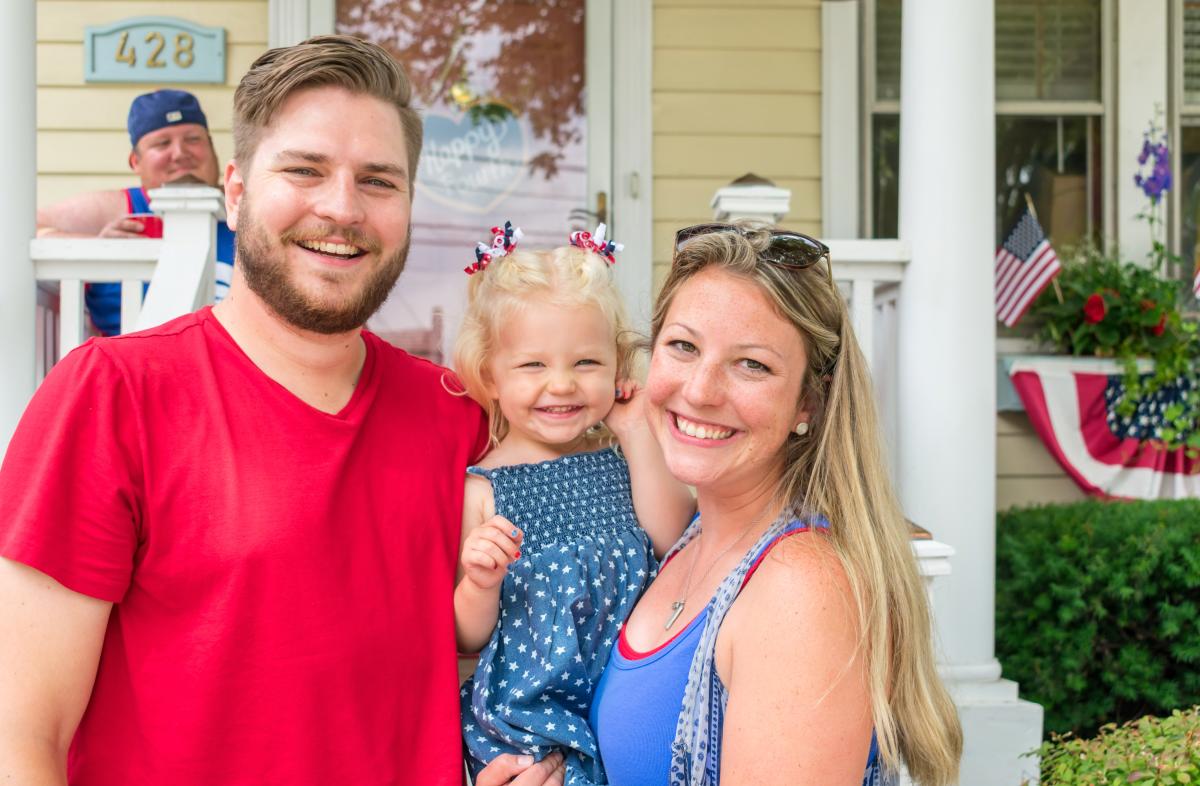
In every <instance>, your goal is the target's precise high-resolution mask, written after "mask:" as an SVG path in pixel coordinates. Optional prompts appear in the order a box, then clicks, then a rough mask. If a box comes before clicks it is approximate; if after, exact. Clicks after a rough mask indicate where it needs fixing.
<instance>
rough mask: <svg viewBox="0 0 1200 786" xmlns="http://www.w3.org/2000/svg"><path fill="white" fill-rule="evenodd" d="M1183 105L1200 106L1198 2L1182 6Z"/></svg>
mask: <svg viewBox="0 0 1200 786" xmlns="http://www.w3.org/2000/svg"><path fill="white" fill-rule="evenodd" d="M1183 103H1185V104H1188V105H1191V106H1200V0H1186V2H1184V4H1183Z"/></svg>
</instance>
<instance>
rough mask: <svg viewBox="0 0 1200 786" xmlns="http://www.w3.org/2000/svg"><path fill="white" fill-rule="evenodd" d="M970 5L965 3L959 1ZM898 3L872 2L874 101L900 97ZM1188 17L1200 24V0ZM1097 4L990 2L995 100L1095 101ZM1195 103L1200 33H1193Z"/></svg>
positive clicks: (1079, 0)
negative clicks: (993, 13) (993, 26)
mask: <svg viewBox="0 0 1200 786" xmlns="http://www.w3.org/2000/svg"><path fill="white" fill-rule="evenodd" d="M964 2H970V0H964ZM900 5H901V0H876V3H875V84H876V96H875V97H876V99H877V100H880V101H884V100H895V99H898V98H899V97H900ZM1188 5H1189V6H1194V7H1196V10H1195V11H1193V16H1192V18H1194V19H1196V20H1197V24H1200V0H1195V1H1194V2H1193V1H1192V0H1189V3H1188ZM1100 18H1101V17H1100V0H996V99H997V100H998V101H1099V100H1100V39H1101V36H1100ZM1193 39H1194V40H1195V45H1194V46H1193V47H1192V49H1193V51H1194V52H1195V54H1194V55H1193V59H1194V62H1195V69H1196V78H1195V79H1194V80H1193V82H1194V83H1195V86H1196V90H1197V98H1198V100H1200V31H1198V32H1197V34H1196V35H1193Z"/></svg>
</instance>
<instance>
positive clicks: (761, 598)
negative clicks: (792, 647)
mask: <svg viewBox="0 0 1200 786" xmlns="http://www.w3.org/2000/svg"><path fill="white" fill-rule="evenodd" d="M735 612H736V613H737V617H736V624H737V625H738V627H739V628H742V629H744V630H745V631H746V632H747V633H749V632H751V631H753V632H754V633H756V634H764V635H770V634H771V632H772V631H774V632H775V635H778V634H779V632H780V631H779V628H780V623H781V622H785V623H786V624H787V626H788V628H789V630H788V632H787V633H784V634H783V635H782V636H781V637H780V638H779V639H777V640H779V641H780V643H781V644H782V643H783V640H784V639H792V638H793V637H795V638H805V637H810V636H813V635H820V636H821V637H822V638H825V637H826V636H828V637H830V638H831V639H837V640H843V641H846V642H851V641H856V640H857V635H856V629H857V614H856V613H855V611H854V599H853V594H852V590H851V586H850V580H849V578H848V577H847V575H846V569H845V567H844V565H843V563H842V560H841V558H840V557H839V556H838V554H837V551H836V550H835V549H834V546H833V544H832V543H831V542H830V541H829V538H828V537H827V536H826V535H825V534H824V533H822V532H819V531H816V530H811V531H807V532H800V533H796V534H794V535H791V536H789V537H786V538H784V539H783V540H781V541H780V542H779V543H777V544H776V545H775V547H774V548H773V549H771V551H770V552H769V553H768V554H767V555H766V556H765V557H764V558H763V560H762V562H760V563H759V565H758V568H757V569H756V570H755V572H754V575H753V576H752V577H751V578H750V580H749V581H748V582H747V584H746V586H745V587H744V588H743V589H742V592H741V594H740V595H739V596H738V600H737V602H736V603H735V604H734V607H733V608H732V609H731V610H730V616H731V618H732V617H733V615H734V613H735ZM731 621H734V620H732V619H731ZM751 638H754V639H757V638H759V636H758V635H754V636H752V637H751Z"/></svg>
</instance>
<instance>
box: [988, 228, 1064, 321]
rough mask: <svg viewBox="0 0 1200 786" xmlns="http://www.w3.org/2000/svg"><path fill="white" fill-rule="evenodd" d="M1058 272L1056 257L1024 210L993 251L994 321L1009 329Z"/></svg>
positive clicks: (1042, 234) (1059, 268) (1059, 266)
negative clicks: (994, 270)
mask: <svg viewBox="0 0 1200 786" xmlns="http://www.w3.org/2000/svg"><path fill="white" fill-rule="evenodd" d="M1061 269H1062V266H1061V265H1060V264H1059V261H1058V255H1057V254H1055V253H1054V249H1053V248H1052V247H1051V246H1050V241H1049V240H1047V239H1046V236H1045V233H1043V232H1042V227H1041V225H1040V224H1038V221H1037V219H1036V218H1034V216H1033V213H1031V212H1030V211H1029V210H1028V209H1026V210H1024V211H1023V212H1022V213H1021V217H1020V219H1019V220H1018V221H1017V224H1016V226H1014V227H1013V230H1012V232H1010V233H1009V235H1008V238H1007V239H1006V240H1005V241H1004V244H1003V245H1002V246H1000V248H998V249H996V280H995V285H996V319H998V320H1000V321H1001V322H1003V323H1004V324H1005V325H1006V326H1008V327H1012V326H1013V325H1015V324H1017V322H1018V321H1019V320H1020V319H1021V317H1022V316H1024V314H1025V312H1026V311H1027V310H1028V309H1029V306H1030V305H1031V304H1032V303H1033V301H1034V300H1035V299H1036V298H1037V296H1038V295H1040V294H1041V292H1042V290H1043V289H1045V288H1046V285H1047V284H1048V283H1050V279H1052V278H1054V276H1055V275H1056V274H1057V273H1058V271H1059V270H1061Z"/></svg>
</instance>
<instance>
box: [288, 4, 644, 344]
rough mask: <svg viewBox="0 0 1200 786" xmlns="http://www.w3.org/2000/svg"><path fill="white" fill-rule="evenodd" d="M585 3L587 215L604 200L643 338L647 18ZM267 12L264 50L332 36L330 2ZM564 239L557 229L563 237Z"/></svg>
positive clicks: (633, 9) (630, 8) (619, 270)
mask: <svg viewBox="0 0 1200 786" xmlns="http://www.w3.org/2000/svg"><path fill="white" fill-rule="evenodd" d="M585 2H586V4H587V5H586V6H585V8H586V18H587V19H588V20H589V23H588V25H587V30H586V31H585V36H586V46H587V52H588V53H589V54H588V56H587V62H586V65H585V68H586V74H585V80H586V83H587V84H588V85H589V86H590V87H589V89H588V93H587V116H588V118H589V125H588V193H589V200H591V202H592V204H591V205H590V209H592V210H594V209H595V208H596V205H595V199H596V194H597V193H598V192H601V191H602V192H604V193H605V194H606V195H607V198H608V206H607V207H608V209H607V213H608V219H609V221H608V223H609V225H610V226H611V228H612V230H611V231H610V233H609V236H610V237H615V238H616V239H617V240H618V241H619V242H621V243H623V244H624V245H625V250H624V251H622V252H621V254H620V255H619V256H618V257H617V264H616V265H615V266H614V267H613V275H614V277H615V278H616V280H617V284H618V286H619V287H620V288H621V293H622V294H623V295H624V296H625V302H626V304H627V307H628V309H629V314H630V317H631V319H632V320H633V324H634V327H635V328H636V329H638V330H642V331H645V329H646V328H647V326H648V325H649V319H650V307H651V304H652V303H653V294H654V293H653V292H652V288H653V263H652V259H653V248H652V244H653V239H654V193H653V183H654V170H653V166H652V164H653V159H652V150H653V128H652V119H651V115H652V111H651V109H652V108H651V85H652V67H653V59H654V58H653V19H654V12H653V8H652V4H651V3H648V2H646V0H585ZM267 9H268V10H267V14H268V43H269V44H270V46H272V47H275V46H287V45H291V44H295V43H299V42H300V41H303V40H304V39H306V38H308V37H310V36H314V35H322V34H328V33H332V32H334V24H335V17H336V13H335V11H336V0H268V4H267ZM591 20H595V21H591ZM566 232H567V228H566V227H563V235H564V237H565V235H566Z"/></svg>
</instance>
